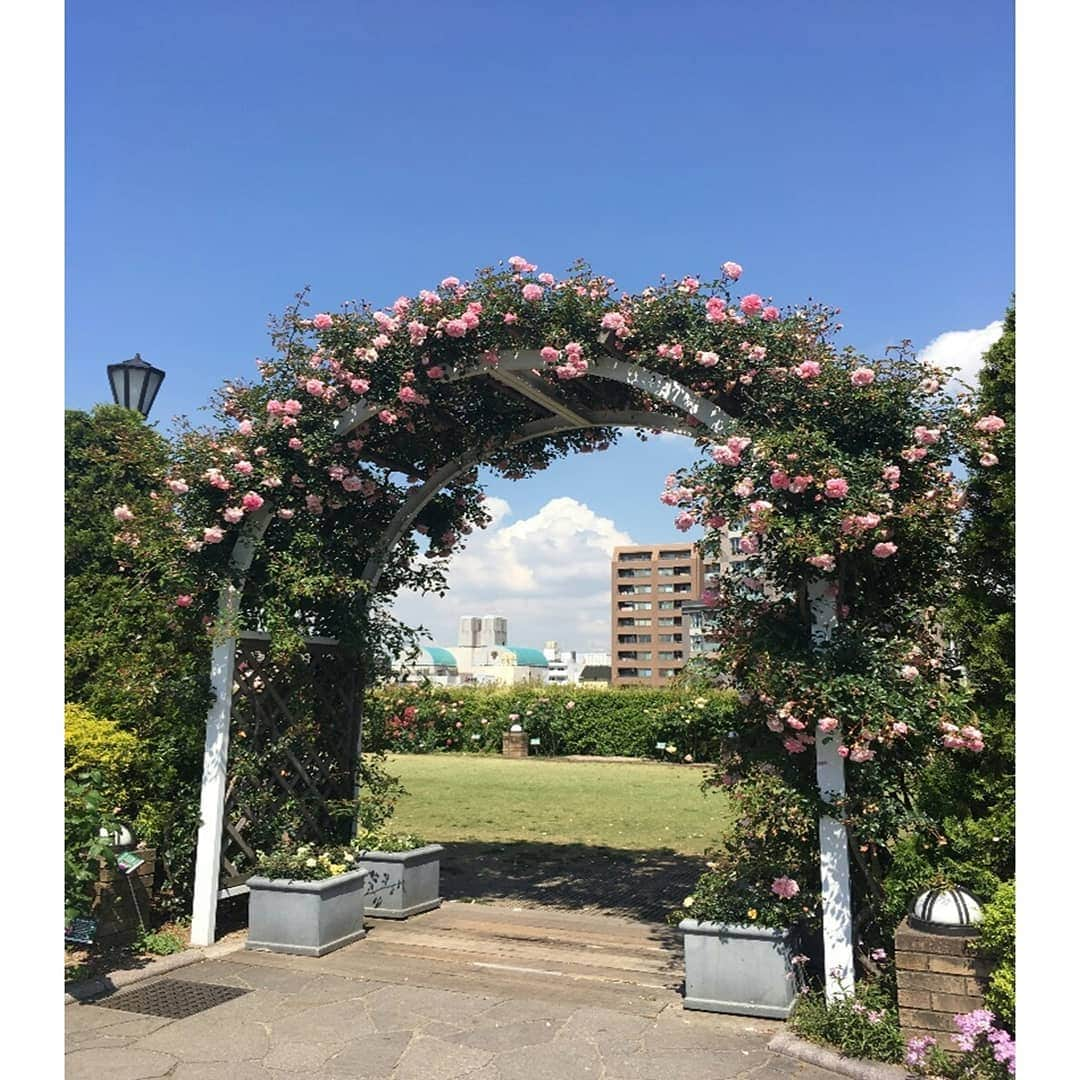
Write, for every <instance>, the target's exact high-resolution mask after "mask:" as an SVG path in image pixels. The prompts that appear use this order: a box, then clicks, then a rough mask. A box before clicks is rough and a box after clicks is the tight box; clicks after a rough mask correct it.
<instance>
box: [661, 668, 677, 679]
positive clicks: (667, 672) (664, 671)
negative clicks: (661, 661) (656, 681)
mask: <svg viewBox="0 0 1080 1080" xmlns="http://www.w3.org/2000/svg"><path fill="white" fill-rule="evenodd" d="M678 673H679V669H678V668H673V667H662V668H661V669H660V677H661V678H662V679H670V678H671V677H672V676H673V675H678Z"/></svg>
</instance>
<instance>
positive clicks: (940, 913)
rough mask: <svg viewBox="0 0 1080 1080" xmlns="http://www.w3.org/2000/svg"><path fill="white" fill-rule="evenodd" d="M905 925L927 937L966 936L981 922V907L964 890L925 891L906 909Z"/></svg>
mask: <svg viewBox="0 0 1080 1080" xmlns="http://www.w3.org/2000/svg"><path fill="white" fill-rule="evenodd" d="M908 922H909V923H910V924H911V925H912V926H913V927H914V928H915V929H916V930H923V931H926V932H927V933H930V934H967V933H970V932H971V930H972V929H973V928H974V927H975V926H978V924H979V923H980V922H982V908H981V907H980V906H979V902H978V900H976V899H975V897H974V896H972V895H971V893H969V892H968V891H967V889H927V890H926V892H924V893H920V894H919V896H917V897H916V898H915V900H914V902H913V903H912V905H911V907H910V908H909V909H908Z"/></svg>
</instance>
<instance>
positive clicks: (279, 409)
mask: <svg viewBox="0 0 1080 1080" xmlns="http://www.w3.org/2000/svg"><path fill="white" fill-rule="evenodd" d="M266 411H267V412H268V413H269V414H270V415H271V416H280V415H281V414H282V413H283V412H284V411H285V406H284V405H283V404H282V403H281V402H280V401H278V400H277V399H276V398H271V399H270V400H269V401H268V402H267V403H266Z"/></svg>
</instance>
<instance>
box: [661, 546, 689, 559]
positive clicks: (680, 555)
mask: <svg viewBox="0 0 1080 1080" xmlns="http://www.w3.org/2000/svg"><path fill="white" fill-rule="evenodd" d="M660 558H661V559H689V558H690V552H689V551H687V550H686V549H685V548H684V549H683V550H681V551H661V552H660Z"/></svg>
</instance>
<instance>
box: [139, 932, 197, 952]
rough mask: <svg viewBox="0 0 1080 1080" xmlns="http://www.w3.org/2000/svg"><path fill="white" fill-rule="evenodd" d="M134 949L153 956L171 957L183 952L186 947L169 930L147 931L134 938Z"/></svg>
mask: <svg viewBox="0 0 1080 1080" xmlns="http://www.w3.org/2000/svg"><path fill="white" fill-rule="evenodd" d="M135 948H136V949H137V950H138V951H139V952H144V953H151V954H152V955H154V956H171V955H172V954H173V953H178V952H183V951H184V950H185V949H186V948H187V945H186V944H185V943H184V942H183V941H181V940H180V938H178V937H177V936H176V934H174V933H173V932H172V931H171V930H147V931H144V932H143V933H142V934H140V935H139V937H138V938H136V940H135Z"/></svg>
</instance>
